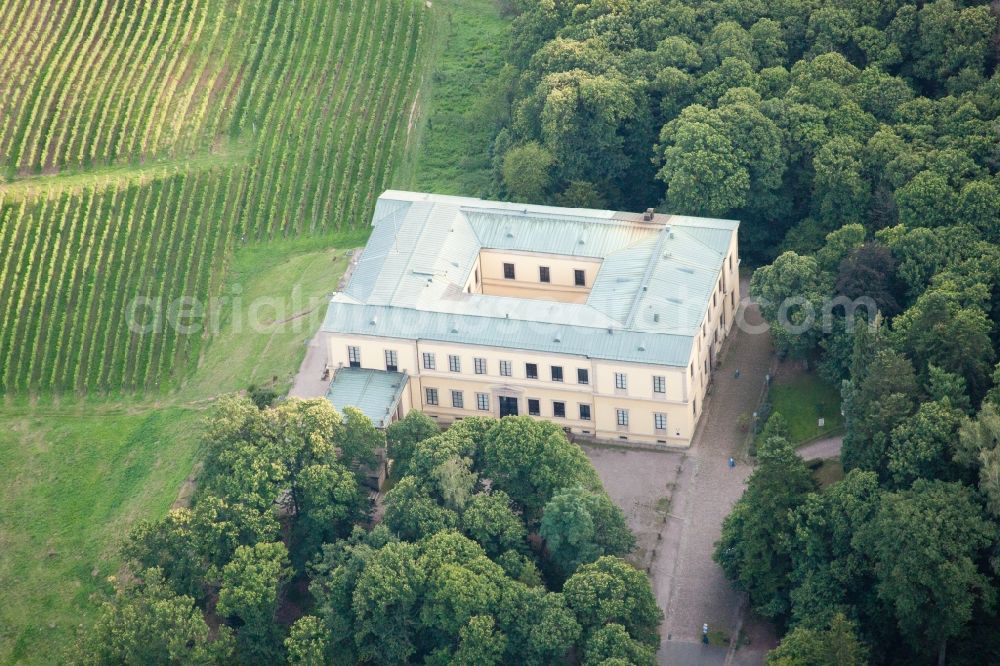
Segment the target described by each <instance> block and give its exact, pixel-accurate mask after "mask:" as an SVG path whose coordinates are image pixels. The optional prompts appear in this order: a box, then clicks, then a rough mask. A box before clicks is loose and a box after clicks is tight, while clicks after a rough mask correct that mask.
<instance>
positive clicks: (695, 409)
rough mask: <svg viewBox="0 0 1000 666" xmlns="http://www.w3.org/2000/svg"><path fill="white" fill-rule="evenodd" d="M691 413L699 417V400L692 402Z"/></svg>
mask: <svg viewBox="0 0 1000 666" xmlns="http://www.w3.org/2000/svg"><path fill="white" fill-rule="evenodd" d="M691 413H692V414H694V415H695V416H697V415H698V401H697V400H692V401H691Z"/></svg>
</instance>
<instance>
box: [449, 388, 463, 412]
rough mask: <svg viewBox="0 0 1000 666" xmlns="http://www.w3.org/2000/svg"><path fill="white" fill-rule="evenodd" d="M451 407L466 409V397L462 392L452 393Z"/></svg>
mask: <svg viewBox="0 0 1000 666" xmlns="http://www.w3.org/2000/svg"><path fill="white" fill-rule="evenodd" d="M451 406H452V407H457V408H459V409H462V408H463V407H465V396H464V395H462V392H461V391H452V392H451Z"/></svg>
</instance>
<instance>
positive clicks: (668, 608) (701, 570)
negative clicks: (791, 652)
mask: <svg viewBox="0 0 1000 666" xmlns="http://www.w3.org/2000/svg"><path fill="white" fill-rule="evenodd" d="M744 293H745V287H744ZM746 319H747V321H748V322H750V323H756V322H758V321H759V317H758V315H757V313H756V308H755V307H751V309H750V310H748V312H747V317H746ZM728 345H729V346H728V348H727V350H726V351H725V353H724V356H723V361H722V366H721V367H720V368H719V369H717V370H716V371H715V377H714V386H713V390H712V395H711V397H710V398H709V401H708V403H707V405H706V407H707V409H706V412H705V413H704V414H703V415H702V418H701V424H700V426H699V430H698V432H697V433H696V434H695V439H694V443H693V444H692V447H691V449H690V451H689V452H688V455H687V457H686V460H685V464H684V466H683V469H682V471H681V474H680V476H679V478H678V481H677V490H676V492H675V494H674V501H673V506H672V507H671V509H672V510H671V515H672V517H673V520H671V521H669V523H668V525H667V528H666V530H665V532H664V537H663V546H662V547H661V549H660V552H659V557H658V558H657V560H656V561H655V562H654V563H653V567H652V571H651V575H652V581H653V590H654V593H655V594H656V597H657V601H658V602H659V603H660V605H661V607H662V608H664V610H665V613H666V620H665V621H664V623H663V626H662V629H661V633H662V638H663V641H662V644H661V649H660V654H659V659H660V663H663V664H671V665H677V664H712V663H719V664H723V663H736V664H758V663H762V662H763V657H764V654H765V652H766V650H767V649H769V648H771V647H773V645H774V643H775V637H774V634H773V630H772V629H771V628H770V626H769V625H767V624H765V623H760V622H756V621H753V620H747V621H746V622H744V616H745V615H746V613H744V611H743V606H744V598H743V597H744V595H743V594H741V593H739V592H737V591H735V590H734V589H733V588H732V586H731V585H730V584H729V581H727V580H726V578H725V576H724V575H723V573H722V569H721V568H720V567H719V566H718V565H717V564H716V563H715V562H714V561H713V560H712V551H713V550H714V547H715V542H716V541H717V540H718V539H719V536H720V534H721V528H722V520H723V518H725V516H726V515H727V514H728V513H729V511H730V510H731V508H732V506H733V504H734V503H735V502H736V500H738V499H739V498H740V496H741V495H742V494H743V490H744V488H745V484H746V479H747V477H748V476H749V475H750V472H751V470H752V468H751V466H750V464H749V463H747V462H746V461H743V460H739V456H740V451H741V449H742V445H743V440H744V437H745V435H744V434H743V433H742V432H741V431H740V428H739V425H738V424H737V422H736V415H737V414H741V413H743V412H747V411H751V410H752V409H753V407H754V406H755V405H756V403H757V399H758V397H759V396H760V390H761V388H762V385H763V382H764V376H765V374H767V372H768V371H769V370H770V368H771V363H772V349H771V339H770V335H768V334H762V335H750V334H747V333H744V332H742V331H739V330H738V329H734V331H733V333H732V335H731V337H730V340H729V341H728ZM737 369H739V370H740V376H739V377H738V378H737V377H736V370H737ZM730 456H732V457H734V458H737V463H736V466H735V467H734V468H730V467H729V465H728V460H729V458H730ZM706 623H707V624H708V625H709V630H710V635H711V636H712V637H713V638H714V639H716V640H715V641H714V642H716V643H720V644H721V643H723V641H722V640H719V639H731V640H732V641H735V640H736V638H737V636H738V634H739V633H740V631H741V629H742V631H743V632H745V633H746V634H747V635H748V636H749V638H750V640H751V646H750V647H745V648H742V649H740V650H739V651H738V652H735V653H734V652H733V651H730V650H728V649H727V648H726V647H724V646H723V645H719V646H718V647H716V646H703V645H701V644H700V640H701V635H702V625H703V624H706Z"/></svg>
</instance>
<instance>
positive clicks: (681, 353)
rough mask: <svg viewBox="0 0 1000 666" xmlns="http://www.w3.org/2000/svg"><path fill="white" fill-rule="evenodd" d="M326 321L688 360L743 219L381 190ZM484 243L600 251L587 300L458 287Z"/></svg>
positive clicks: (369, 331) (409, 334)
mask: <svg viewBox="0 0 1000 666" xmlns="http://www.w3.org/2000/svg"><path fill="white" fill-rule="evenodd" d="M372 224H373V226H374V229H373V232H372V236H371V239H370V240H369V242H368V245H367V247H366V248H365V250H364V252H363V253H362V255H361V258H360V260H359V262H358V265H357V267H356V268H355V271H354V273H353V274H352V277H351V280H350V283H349V284H348V286H347V288H346V289H345V290H344V292H342V293H337V294H335V295H334V297H333V299H332V301H331V304H330V309H329V311H328V313H327V318H326V321H325V323H324V330H327V331H331V332H345V333H346V332H350V333H354V334H366V335H376V336H385V337H396V338H406V339H433V340H441V341H455V342H465V343H470V344H482V345H487V346H497V347H510V348H520V349H534V350H538V351H558V352H564V353H571V354H581V355H586V356H591V357H595V358H607V359H611V360H615V359H618V360H631V361H639V362H648V363H660V364H665V365H686V364H687V360H688V358H689V357H690V350H691V344H692V341H693V336H694V335H695V334H696V332H697V330H698V327H699V326H700V325H701V322H702V320H703V318H704V314H705V311H706V308H707V306H708V302H709V300H710V298H711V294H712V290H713V289H714V287H715V284H716V282H717V280H718V277H719V272H720V271H721V269H722V262H723V260H724V257H725V255H726V253H727V252H728V249H729V246H730V244H731V242H732V240H733V238H734V236H735V234H736V233H737V229H738V227H739V223H738V222H736V221H734V220H717V219H709V218H697V217H689V216H676V215H656V217H655V219H654V220H653V221H651V222H645V221H643V220H642V216H641V215H639V214H635V213H620V212H615V211H609V210H588V209H579V208H572V209H571V208H556V207H551V206H529V205H524V204H514V203H504V202H491V201H483V200H480V199H471V198H464V197H452V196H443V195H431V194H421V193H413V192H397V191H388V192H385V193H384V194H383V195H382V196H381V197H379V200H378V203H377V205H376V208H375V213H374V216H373V220H372ZM482 249H500V250H515V251H523V252H543V253H550V254H558V255H566V256H586V257H597V258H600V259H601V260H602V264H601V267H600V270H599V271H598V274H597V276H596V278H595V280H594V283H593V285H592V288H591V292H590V295H589V297H588V299H587V302H586V303H582V304H580V303H561V302H555V301H542V300H537V299H523V298H511V297H502V296H490V295H484V294H468V293H465V292H463V290H462V289H463V285H464V284H465V283H466V281H467V280H468V278H469V275H470V273H471V272H472V268H473V266H474V265H475V262H476V258H477V257H478V255H479V252H480V250H482Z"/></svg>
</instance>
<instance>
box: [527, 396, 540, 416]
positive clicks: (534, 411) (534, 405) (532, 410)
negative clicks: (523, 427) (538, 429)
mask: <svg viewBox="0 0 1000 666" xmlns="http://www.w3.org/2000/svg"><path fill="white" fill-rule="evenodd" d="M528 414H529V415H530V416H541V414H542V406H541V403H540V402H539V401H538V400H536V399H535V398H528Z"/></svg>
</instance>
